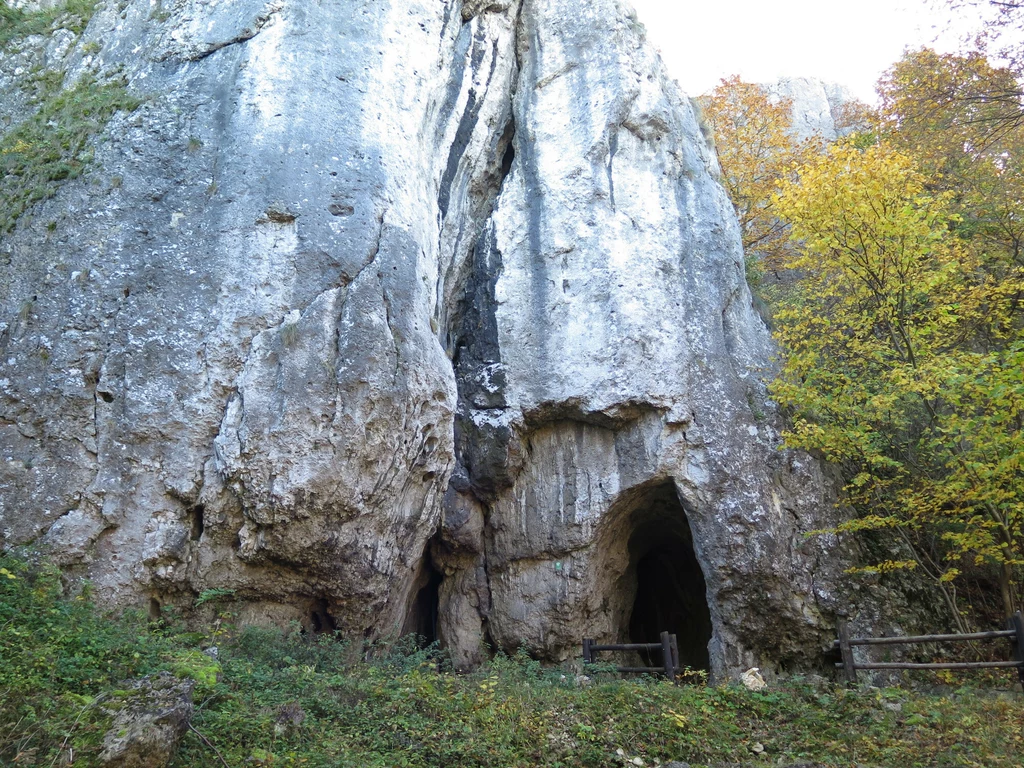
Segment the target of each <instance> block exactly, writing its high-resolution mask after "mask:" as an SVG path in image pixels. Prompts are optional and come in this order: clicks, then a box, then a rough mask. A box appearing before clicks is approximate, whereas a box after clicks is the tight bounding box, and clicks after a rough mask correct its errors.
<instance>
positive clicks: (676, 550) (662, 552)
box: [629, 483, 712, 671]
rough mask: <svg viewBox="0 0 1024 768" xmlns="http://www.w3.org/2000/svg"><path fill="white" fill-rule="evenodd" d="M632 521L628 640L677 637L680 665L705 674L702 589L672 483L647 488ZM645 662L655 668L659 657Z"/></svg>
mask: <svg viewBox="0 0 1024 768" xmlns="http://www.w3.org/2000/svg"><path fill="white" fill-rule="evenodd" d="M633 519H634V526H635V527H634V529H633V534H632V536H631V537H630V539H629V553H630V564H631V565H632V566H633V567H634V568H635V572H636V587H637V589H636V598H635V600H634V602H633V610H632V613H631V614H630V620H629V638H630V642H633V643H651V642H657V641H658V637H659V636H660V634H661V633H662V632H666V631H667V632H669V633H671V634H674V635H676V637H677V639H678V642H679V663H680V664H681V665H682V666H684V667H690V668H691V669H700V670H705V671H709V670H710V668H711V661H710V658H709V655H708V643H709V642H710V640H711V630H712V627H711V611H710V609H709V608H708V602H707V585H706V584H705V581H704V572H703V571H702V570H701V567H700V562H699V561H698V560H697V554H696V552H695V551H694V548H693V534H692V532H691V531H690V525H689V522H688V521H687V518H686V511H685V510H684V508H683V505H682V504H681V503H680V502H679V499H678V497H677V496H676V491H675V487H674V485H673V484H672V483H666V484H664V485H661V486H658V487H657V488H654V489H652V490H651V491H650V492H649V493H648V494H647V495H646V497H645V498H644V499H643V500H642V502H641V504H640V505H638V506H637V507H636V511H635V512H634V518H633ZM644 661H645V663H648V664H651V665H652V666H660V664H661V654H660V653H658V652H656V653H654V654H652V655H651V657H650V658H645V659H644Z"/></svg>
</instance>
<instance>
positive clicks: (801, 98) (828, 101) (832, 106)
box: [761, 77, 856, 141]
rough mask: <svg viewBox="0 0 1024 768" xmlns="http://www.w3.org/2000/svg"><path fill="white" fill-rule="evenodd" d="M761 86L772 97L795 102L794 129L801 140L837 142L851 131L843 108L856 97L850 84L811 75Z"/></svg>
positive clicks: (783, 79)
mask: <svg viewBox="0 0 1024 768" xmlns="http://www.w3.org/2000/svg"><path fill="white" fill-rule="evenodd" d="M761 87H762V88H763V89H764V91H765V92H766V93H767V94H768V95H769V96H770V97H774V98H775V99H780V98H781V99H789V100H790V101H791V102H792V105H793V107H792V115H793V131H794V133H795V134H796V136H797V137H798V138H800V139H807V138H810V137H811V136H820V137H821V138H822V139H824V140H825V141H835V140H836V139H838V138H840V137H841V136H843V135H845V134H846V133H848V132H849V130H850V126H849V125H848V123H847V120H846V119H845V116H844V113H843V111H844V109H845V108H846V107H847V105H850V104H853V103H854V102H856V98H855V97H854V95H853V93H852V92H851V91H850V90H849V89H848V88H847V87H846V86H843V85H839V84H837V83H825V82H822V81H821V80H817V79H815V78H811V77H784V78H782V79H780V80H779V81H778V82H775V83H764V84H762V85H761Z"/></svg>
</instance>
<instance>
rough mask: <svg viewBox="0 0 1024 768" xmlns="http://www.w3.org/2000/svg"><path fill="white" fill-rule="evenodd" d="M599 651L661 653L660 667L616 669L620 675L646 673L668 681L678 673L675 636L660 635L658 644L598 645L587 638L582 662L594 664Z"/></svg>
mask: <svg viewBox="0 0 1024 768" xmlns="http://www.w3.org/2000/svg"><path fill="white" fill-rule="evenodd" d="M600 651H661V660H662V666H660V667H616V669H617V671H618V672H620V673H624V674H625V673H636V674H640V673H646V674H652V675H662V674H663V675H665V677H667V678H668V679H669V680H675V679H676V673H677V672H678V671H679V642H678V640H676V636H675V635H670V634H669V633H668V632H662V633H661V642H658V643H611V644H608V643H606V644H603V645H602V644H599V643H595V642H594V641H593V640H591V639H589V638H584V639H583V662H584V663H585V664H593V663H594V654H595V653H598V652H600Z"/></svg>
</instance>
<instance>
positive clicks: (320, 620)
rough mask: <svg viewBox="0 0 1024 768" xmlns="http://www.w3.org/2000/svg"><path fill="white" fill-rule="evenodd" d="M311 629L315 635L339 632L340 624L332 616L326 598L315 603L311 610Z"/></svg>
mask: <svg viewBox="0 0 1024 768" xmlns="http://www.w3.org/2000/svg"><path fill="white" fill-rule="evenodd" d="M309 628H310V629H312V630H313V634H314V635H320V634H323V633H324V632H336V631H337V629H338V622H337V621H336V620H335V618H334V617H333V616H332V615H331V611H330V607H329V606H328V604H327V599H326V598H323V597H321V598H320V599H319V600H317V601H315V602H314V603H313V606H312V608H310V610H309Z"/></svg>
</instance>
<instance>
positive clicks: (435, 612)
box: [402, 555, 444, 648]
mask: <svg viewBox="0 0 1024 768" xmlns="http://www.w3.org/2000/svg"><path fill="white" fill-rule="evenodd" d="M423 560H424V561H423V567H422V570H421V571H420V574H419V576H418V578H417V579H416V584H415V585H414V586H413V589H414V590H415V594H416V596H415V597H414V598H413V600H412V602H411V603H410V605H409V611H408V613H406V617H405V623H404V624H403V625H402V635H403V636H406V635H415V636H416V644H417V645H418V646H419V647H420V648H426V647H427V646H429V645H432V644H433V643H436V642H438V641H439V640H440V639H441V638H440V633H439V632H438V618H439V615H440V606H441V582H442V581H444V576H443V575H442V574H441V572H440V571H438V570H437V569H436V568H434V565H433V563H431V562H430V557H429V555H428V556H426V557H424V559H423Z"/></svg>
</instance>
